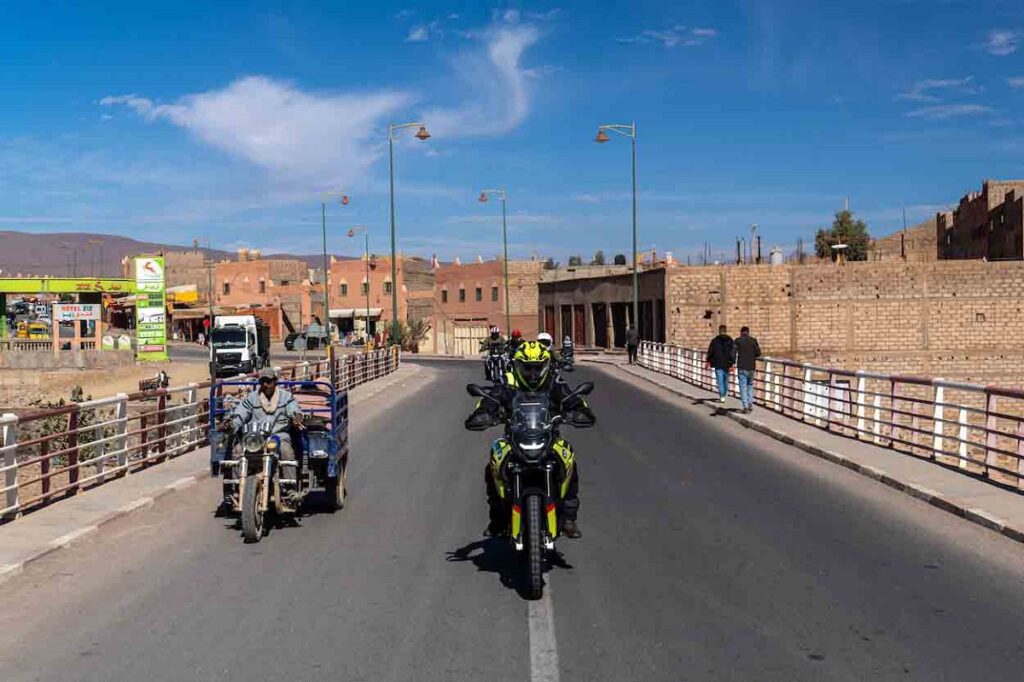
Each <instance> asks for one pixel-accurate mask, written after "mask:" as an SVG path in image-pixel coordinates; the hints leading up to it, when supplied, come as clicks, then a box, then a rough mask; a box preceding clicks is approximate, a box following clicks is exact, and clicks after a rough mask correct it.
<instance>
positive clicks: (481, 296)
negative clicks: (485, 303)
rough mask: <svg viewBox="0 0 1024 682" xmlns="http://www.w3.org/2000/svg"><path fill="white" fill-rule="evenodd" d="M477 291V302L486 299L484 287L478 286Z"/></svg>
mask: <svg viewBox="0 0 1024 682" xmlns="http://www.w3.org/2000/svg"><path fill="white" fill-rule="evenodd" d="M475 293H476V300H477V302H480V301H482V300H484V290H483V289H482V288H480V287H477V288H476V292H475Z"/></svg>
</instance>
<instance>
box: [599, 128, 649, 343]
mask: <svg viewBox="0 0 1024 682" xmlns="http://www.w3.org/2000/svg"><path fill="white" fill-rule="evenodd" d="M609 130H610V131H612V132H613V133H618V134H619V135H623V136H625V137H628V138H630V140H631V141H632V147H633V324H634V325H635V326H636V327H637V328H639V325H640V318H639V317H638V310H637V308H638V304H637V297H638V295H637V292H638V287H637V253H636V121H634V122H633V123H630V124H629V125H625V124H618V123H612V124H606V125H603V126H600V127H599V128H598V129H597V137H596V138H594V142H597V143H599V144H604V143H605V142H607V141H608V140H610V139H611V138H609V137H608V133H607V132H606V131H609Z"/></svg>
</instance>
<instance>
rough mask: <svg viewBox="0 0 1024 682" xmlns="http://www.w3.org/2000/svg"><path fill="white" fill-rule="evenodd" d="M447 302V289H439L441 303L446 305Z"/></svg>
mask: <svg viewBox="0 0 1024 682" xmlns="http://www.w3.org/2000/svg"><path fill="white" fill-rule="evenodd" d="M447 302H448V290H447V289H441V303H447Z"/></svg>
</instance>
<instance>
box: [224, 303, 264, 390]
mask: <svg viewBox="0 0 1024 682" xmlns="http://www.w3.org/2000/svg"><path fill="white" fill-rule="evenodd" d="M269 362H270V330H269V329H268V327H267V325H266V324H265V323H264V322H263V320H260V319H259V318H257V317H255V316H254V315H222V316H218V317H217V318H216V319H215V320H214V326H213V329H211V330H210V371H211V373H212V374H213V375H214V376H228V375H234V374H251V373H252V372H257V371H259V370H260V369H262V368H263V367H265V366H266V365H267V364H269Z"/></svg>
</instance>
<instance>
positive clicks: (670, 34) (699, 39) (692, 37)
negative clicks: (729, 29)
mask: <svg viewBox="0 0 1024 682" xmlns="http://www.w3.org/2000/svg"><path fill="white" fill-rule="evenodd" d="M717 36H718V31H717V30H716V29H713V28H706V27H699V26H698V27H687V26H682V25H676V26H672V27H671V28H667V29H647V30H645V31H641V32H640V33H639V34H637V35H635V36H626V37H621V38H616V40H617V41H618V42H620V43H658V44H660V45H662V46H664V47H695V46H697V45H703V44H705V43H707V42H708V41H710V40H713V39H714V38H716V37H717Z"/></svg>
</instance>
